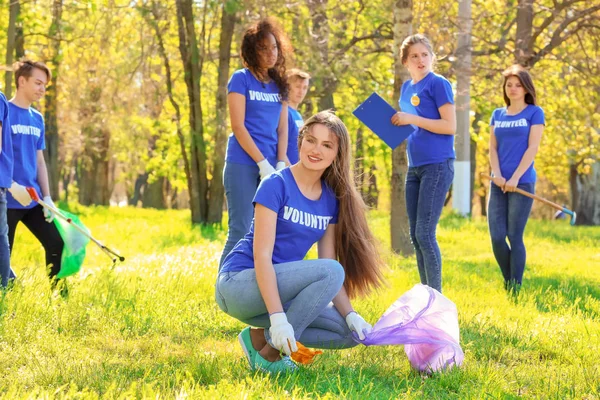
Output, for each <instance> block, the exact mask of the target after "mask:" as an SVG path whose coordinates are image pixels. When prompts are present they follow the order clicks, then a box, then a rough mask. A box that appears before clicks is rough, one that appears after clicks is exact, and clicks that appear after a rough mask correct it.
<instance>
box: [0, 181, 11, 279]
mask: <svg viewBox="0 0 600 400" xmlns="http://www.w3.org/2000/svg"><path fill="white" fill-rule="evenodd" d="M9 277H10V248H9V247H8V223H7V220H6V189H5V188H0V287H6V285H7V284H8V279H9Z"/></svg>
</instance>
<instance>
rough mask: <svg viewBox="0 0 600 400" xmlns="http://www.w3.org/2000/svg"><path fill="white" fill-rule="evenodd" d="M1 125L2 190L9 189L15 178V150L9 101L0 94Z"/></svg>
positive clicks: (0, 166) (0, 159)
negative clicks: (11, 132)
mask: <svg viewBox="0 0 600 400" xmlns="http://www.w3.org/2000/svg"><path fill="white" fill-rule="evenodd" d="M0 124H1V125H2V133H1V134H2V149H1V150H2V151H1V152H0V188H9V187H10V186H11V185H12V176H13V148H12V140H11V139H12V138H11V135H10V116H9V112H8V101H6V97H4V93H2V92H0Z"/></svg>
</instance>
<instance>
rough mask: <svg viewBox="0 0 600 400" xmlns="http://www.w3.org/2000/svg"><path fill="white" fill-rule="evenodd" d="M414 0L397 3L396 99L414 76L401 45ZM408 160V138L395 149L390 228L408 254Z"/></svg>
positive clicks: (397, 248) (397, 245)
mask: <svg viewBox="0 0 600 400" xmlns="http://www.w3.org/2000/svg"><path fill="white" fill-rule="evenodd" d="M412 7H413V4H412V0H396V1H395V2H394V100H396V99H399V98H400V88H401V87H402V82H404V81H405V80H407V79H410V76H409V75H408V72H407V71H406V68H404V65H402V60H401V59H400V45H401V44H402V41H403V40H404V38H405V37H407V36H408V35H410V34H411V33H412V20H413V14H412ZM407 171H408V159H407V156H406V141H405V142H404V143H402V144H401V145H400V146H398V147H397V148H396V149H394V151H393V152H392V191H391V196H392V200H391V208H392V209H391V217H390V230H391V236H392V249H393V250H394V251H395V252H397V253H400V254H402V255H404V256H408V255H411V254H413V253H414V248H413V246H412V244H411V242H410V231H409V224H408V215H407V213H406V197H405V193H406V181H405V177H406V173H407Z"/></svg>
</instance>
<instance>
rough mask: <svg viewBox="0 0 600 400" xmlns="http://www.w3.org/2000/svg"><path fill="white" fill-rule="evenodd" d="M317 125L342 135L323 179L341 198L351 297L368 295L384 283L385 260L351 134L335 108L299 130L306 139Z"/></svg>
mask: <svg viewBox="0 0 600 400" xmlns="http://www.w3.org/2000/svg"><path fill="white" fill-rule="evenodd" d="M316 124H322V125H325V126H326V127H327V128H328V129H329V131H330V132H331V133H333V134H334V135H335V136H336V137H337V138H338V153H337V155H336V157H335V159H334V160H333V163H332V164H331V165H330V166H329V167H327V169H325V171H324V172H323V176H322V178H321V179H323V181H324V182H325V183H326V184H327V186H329V187H330V188H331V189H332V190H333V192H334V193H335V196H336V197H337V199H338V201H339V211H338V222H337V225H336V229H335V251H336V254H337V257H338V261H339V262H340V264H342V266H343V267H344V270H345V272H346V279H345V281H344V287H345V288H346V292H347V293H348V296H350V297H355V296H356V295H366V294H368V293H369V292H370V291H371V290H372V289H374V288H377V287H380V286H381V285H382V284H383V283H384V282H385V280H384V278H383V272H382V266H383V264H382V261H381V258H380V256H379V252H378V251H377V245H376V241H375V237H374V236H373V233H372V232H371V230H370V229H369V225H368V224H367V217H366V215H365V212H366V211H367V206H366V205H365V202H364V201H363V199H362V197H361V196H360V194H359V193H358V190H356V185H355V184H354V180H353V178H352V175H351V170H352V168H351V166H352V165H353V164H352V153H351V146H350V135H349V134H348V129H346V126H345V125H344V123H343V122H342V121H341V120H340V119H339V118H338V117H337V116H336V115H335V114H334V113H333V112H331V111H321V112H319V113H317V114H315V115H313V116H312V117H310V118H309V119H308V120H306V122H305V123H304V126H303V127H302V129H301V130H300V132H299V135H298V136H299V138H298V142H299V147H300V146H301V143H302V138H303V137H304V136H305V135H306V133H307V132H309V131H310V129H311V127H313V126H314V125H316Z"/></svg>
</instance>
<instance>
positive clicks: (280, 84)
mask: <svg viewBox="0 0 600 400" xmlns="http://www.w3.org/2000/svg"><path fill="white" fill-rule="evenodd" d="M269 34H271V35H273V37H274V38H275V42H276V43H277V62H275V65H274V66H273V68H269V71H268V74H269V77H270V78H271V79H273V81H275V84H276V85H277V88H278V89H279V94H280V96H281V98H282V99H283V100H287V97H288V92H289V88H288V84H287V78H286V71H285V70H286V57H288V55H289V54H290V53H291V48H292V47H291V45H290V42H289V40H288V38H287V36H286V35H285V34H284V33H283V29H282V28H281V26H280V25H279V23H278V22H277V20H276V19H275V18H273V17H267V18H264V19H261V20H260V21H258V22H256V23H254V24H252V25H250V26H249V27H248V28H247V29H246V31H245V32H244V37H243V38H242V49H241V56H242V60H243V62H244V66H245V67H246V68H248V69H250V70H251V71H252V72H256V71H257V70H258V68H259V57H258V46H259V45H260V43H261V42H262V41H263V40H264V38H266V37H267V36H268V35H269Z"/></svg>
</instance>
